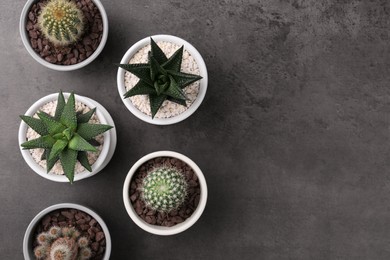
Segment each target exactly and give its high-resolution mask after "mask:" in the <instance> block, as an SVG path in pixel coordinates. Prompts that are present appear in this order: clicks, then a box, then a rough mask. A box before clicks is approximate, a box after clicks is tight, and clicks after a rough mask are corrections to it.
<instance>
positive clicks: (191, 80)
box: [117, 35, 208, 125]
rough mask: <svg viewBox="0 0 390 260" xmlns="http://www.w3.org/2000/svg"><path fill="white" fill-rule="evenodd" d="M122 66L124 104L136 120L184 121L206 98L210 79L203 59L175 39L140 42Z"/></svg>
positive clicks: (119, 77)
mask: <svg viewBox="0 0 390 260" xmlns="http://www.w3.org/2000/svg"><path fill="white" fill-rule="evenodd" d="M118 66H119V67H120V68H119V69H118V74H117V83H118V91H119V94H120V95H121V96H123V97H124V98H123V99H122V101H123V102H124V104H125V105H126V107H127V108H128V109H129V110H130V112H132V113H133V114H134V115H135V116H137V117H138V118H140V119H141V120H143V121H145V122H148V123H151V124H157V125H168V124H174V123H177V122H180V121H182V120H184V119H185V118H187V117H189V116H190V115H191V114H192V113H194V112H195V111H196V109H197V108H198V107H199V106H200V104H201V103H202V101H203V98H204V96H205V94H206V90H207V79H208V78H207V69H206V65H205V63H204V60H203V58H202V56H201V55H200V54H199V52H198V51H197V50H196V49H195V47H193V46H192V45H191V44H190V43H188V42H187V41H185V40H183V39H181V38H178V37H175V36H171V35H155V36H152V37H150V38H149V37H148V38H145V39H142V40H140V41H139V42H137V43H136V44H134V45H133V46H132V47H131V48H130V49H129V50H128V51H127V52H126V54H125V55H124V56H123V58H122V60H121V62H120V64H118Z"/></svg>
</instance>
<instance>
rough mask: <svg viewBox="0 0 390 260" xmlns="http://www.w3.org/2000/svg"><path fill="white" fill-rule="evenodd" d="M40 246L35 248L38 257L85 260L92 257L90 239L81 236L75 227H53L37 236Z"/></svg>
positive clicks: (54, 259)
mask: <svg viewBox="0 0 390 260" xmlns="http://www.w3.org/2000/svg"><path fill="white" fill-rule="evenodd" d="M37 240H38V243H39V246H37V247H36V248H35V249H34V254H35V257H36V258H37V259H49V260H76V259H77V260H79V259H80V260H84V259H89V258H90V257H91V254H92V253H91V249H90V248H89V247H88V245H89V240H88V238H86V237H81V236H80V232H79V231H77V230H76V229H75V228H73V227H72V228H67V227H65V228H60V227H52V228H50V230H49V231H48V232H43V233H40V234H39V235H38V237H37Z"/></svg>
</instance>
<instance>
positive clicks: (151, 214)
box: [129, 157, 200, 227]
mask: <svg viewBox="0 0 390 260" xmlns="http://www.w3.org/2000/svg"><path fill="white" fill-rule="evenodd" d="M160 166H168V167H176V168H177V169H179V170H181V171H182V173H183V174H184V176H185V178H186V180H187V183H188V195H187V198H186V201H185V202H184V204H183V205H182V206H181V207H180V208H179V209H178V210H175V211H172V212H170V213H163V212H157V211H155V210H152V209H150V208H148V207H146V205H145V203H144V202H143V200H142V189H141V186H142V181H143V179H144V178H145V177H146V175H147V173H148V172H149V171H150V170H152V169H153V168H155V167H160ZM129 196H130V201H131V203H132V205H133V208H134V210H135V211H136V212H137V214H138V216H140V217H141V218H142V219H143V220H144V221H145V222H147V223H149V224H152V225H157V226H166V227H171V226H174V225H176V224H179V223H182V222H184V221H185V220H186V219H187V218H189V217H190V216H191V215H192V213H193V212H194V211H195V209H196V208H197V207H198V204H199V199H200V184H199V180H198V177H197V176H196V174H195V172H194V171H193V170H192V168H191V167H189V166H188V165H187V164H185V163H184V162H183V161H181V160H179V159H176V158H169V157H158V158H154V159H152V160H149V161H147V162H146V163H144V164H143V165H141V167H140V168H139V169H138V170H137V171H136V172H135V174H134V176H133V178H132V180H131V182H130V193H129Z"/></svg>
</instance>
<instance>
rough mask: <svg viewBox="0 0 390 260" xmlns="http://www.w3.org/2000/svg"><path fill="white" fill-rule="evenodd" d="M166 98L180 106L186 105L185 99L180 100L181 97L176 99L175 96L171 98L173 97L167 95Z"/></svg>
mask: <svg viewBox="0 0 390 260" xmlns="http://www.w3.org/2000/svg"><path fill="white" fill-rule="evenodd" d="M167 100H169V101H171V102H174V103H176V104H179V105H182V106H185V107H186V106H187V103H186V101H185V100H182V99H176V98H173V97H167Z"/></svg>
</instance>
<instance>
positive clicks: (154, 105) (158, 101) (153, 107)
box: [149, 94, 167, 118]
mask: <svg viewBox="0 0 390 260" xmlns="http://www.w3.org/2000/svg"><path fill="white" fill-rule="evenodd" d="M166 98H167V96H166V95H160V96H157V95H155V94H151V95H149V99H150V111H151V112H152V118H154V116H155V115H156V114H157V111H158V110H159V108H160V107H161V105H162V103H163V102H164V101H165V99H166Z"/></svg>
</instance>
